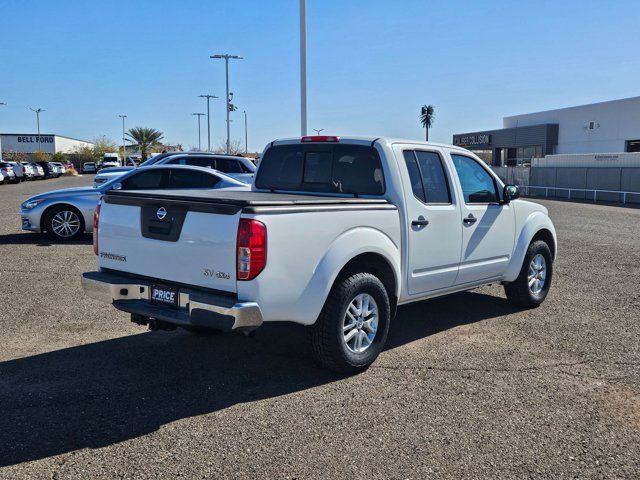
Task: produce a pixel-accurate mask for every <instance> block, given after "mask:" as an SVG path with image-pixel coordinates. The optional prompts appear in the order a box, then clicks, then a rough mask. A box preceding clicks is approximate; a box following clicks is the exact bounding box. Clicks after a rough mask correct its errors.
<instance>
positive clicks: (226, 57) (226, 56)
mask: <svg viewBox="0 0 640 480" xmlns="http://www.w3.org/2000/svg"><path fill="white" fill-rule="evenodd" d="M209 58H215V59H218V58H224V63H225V69H226V76H227V97H226V98H227V155H228V154H229V152H230V151H231V140H230V138H231V129H230V125H229V113H230V112H231V111H233V110H235V109H236V107H235V106H234V105H233V104H232V103H231V98H232V97H233V93H232V94H231V96H229V59H230V58H232V59H235V60H241V59H242V57H240V56H238V55H229V54H228V53H219V54H216V55H210V56H209Z"/></svg>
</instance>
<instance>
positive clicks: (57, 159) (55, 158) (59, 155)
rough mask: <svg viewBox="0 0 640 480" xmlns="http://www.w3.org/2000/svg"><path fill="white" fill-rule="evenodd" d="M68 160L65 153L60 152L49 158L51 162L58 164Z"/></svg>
mask: <svg viewBox="0 0 640 480" xmlns="http://www.w3.org/2000/svg"><path fill="white" fill-rule="evenodd" d="M67 160H68V156H67V154H66V153H62V152H56V153H54V154H53V155H52V156H51V161H52V162H60V163H64V162H66V161H67Z"/></svg>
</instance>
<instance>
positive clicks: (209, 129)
mask: <svg viewBox="0 0 640 480" xmlns="http://www.w3.org/2000/svg"><path fill="white" fill-rule="evenodd" d="M198 96H199V97H200V98H206V99H207V152H210V151H211V116H210V113H209V112H210V111H209V100H210V99H212V98H218V97H216V96H215V95H198Z"/></svg>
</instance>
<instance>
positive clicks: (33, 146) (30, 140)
mask: <svg viewBox="0 0 640 480" xmlns="http://www.w3.org/2000/svg"><path fill="white" fill-rule="evenodd" d="M39 140H40V141H39V142H38V135H6V134H3V135H2V152H3V153H14V152H15V153H34V152H37V151H38V148H39V149H40V150H42V151H43V152H45V153H55V151H56V150H55V140H54V136H53V135H40V139H39Z"/></svg>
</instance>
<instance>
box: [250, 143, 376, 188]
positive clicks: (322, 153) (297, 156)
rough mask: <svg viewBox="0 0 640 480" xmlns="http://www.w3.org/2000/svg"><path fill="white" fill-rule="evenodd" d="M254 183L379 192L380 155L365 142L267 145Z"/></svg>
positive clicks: (271, 186)
mask: <svg viewBox="0 0 640 480" xmlns="http://www.w3.org/2000/svg"><path fill="white" fill-rule="evenodd" d="M255 186H256V187H257V188H260V189H265V190H287V191H300V192H324V193H338V194H340V193H342V194H353V195H382V194H383V193H384V191H385V184H384V175H383V172H382V164H381V163H380V157H379V155H378V152H377V151H376V149H375V148H373V147H371V146H368V145H346V144H345V145H340V144H321V145H320V144H293V145H276V146H273V147H271V148H269V149H268V150H267V151H266V152H265V154H264V156H263V158H262V159H261V160H260V168H258V173H257V174H256V180H255Z"/></svg>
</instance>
